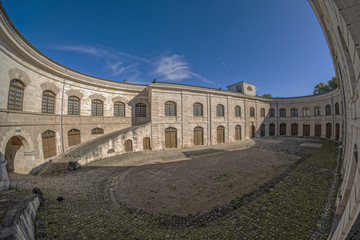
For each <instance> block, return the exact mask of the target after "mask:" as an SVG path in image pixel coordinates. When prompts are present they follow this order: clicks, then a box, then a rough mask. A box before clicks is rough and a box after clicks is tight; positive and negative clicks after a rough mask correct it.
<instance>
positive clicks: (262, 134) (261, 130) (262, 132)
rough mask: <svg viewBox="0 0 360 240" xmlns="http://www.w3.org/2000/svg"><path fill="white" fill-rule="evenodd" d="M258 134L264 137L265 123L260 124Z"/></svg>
mask: <svg viewBox="0 0 360 240" xmlns="http://www.w3.org/2000/svg"><path fill="white" fill-rule="evenodd" d="M260 136H262V137H265V124H261V126H260Z"/></svg>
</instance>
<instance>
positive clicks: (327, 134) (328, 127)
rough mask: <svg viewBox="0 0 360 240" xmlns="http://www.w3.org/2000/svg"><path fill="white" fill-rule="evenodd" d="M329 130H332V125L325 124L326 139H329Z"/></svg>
mask: <svg viewBox="0 0 360 240" xmlns="http://www.w3.org/2000/svg"><path fill="white" fill-rule="evenodd" d="M331 128H332V125H331V123H327V124H326V138H331V132H332V131H331Z"/></svg>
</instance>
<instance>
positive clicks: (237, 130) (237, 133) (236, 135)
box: [235, 125, 241, 141]
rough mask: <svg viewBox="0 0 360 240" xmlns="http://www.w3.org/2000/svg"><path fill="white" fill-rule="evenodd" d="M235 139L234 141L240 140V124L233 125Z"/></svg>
mask: <svg viewBox="0 0 360 240" xmlns="http://www.w3.org/2000/svg"><path fill="white" fill-rule="evenodd" d="M235 140H236V141H239V140H241V126H240V125H236V126H235Z"/></svg>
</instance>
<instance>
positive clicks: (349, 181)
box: [335, 144, 359, 216]
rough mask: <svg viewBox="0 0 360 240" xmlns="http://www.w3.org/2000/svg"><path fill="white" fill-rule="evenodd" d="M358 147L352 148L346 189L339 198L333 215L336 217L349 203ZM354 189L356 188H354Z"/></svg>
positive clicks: (356, 165)
mask: <svg viewBox="0 0 360 240" xmlns="http://www.w3.org/2000/svg"><path fill="white" fill-rule="evenodd" d="M358 157H359V156H358V147H357V144H355V146H354V150H353V154H352V158H351V163H350V168H349V175H348V177H347V179H344V180H346V187H345V189H344V192H343V195H342V196H341V198H340V203H339V206H338V207H337V209H336V212H335V215H336V216H342V215H343V213H344V210H345V207H346V204H347V202H348V201H349V198H350V194H351V189H352V188H353V185H354V180H355V175H356V169H357V168H358V161H359V158H358ZM354 187H356V186H354Z"/></svg>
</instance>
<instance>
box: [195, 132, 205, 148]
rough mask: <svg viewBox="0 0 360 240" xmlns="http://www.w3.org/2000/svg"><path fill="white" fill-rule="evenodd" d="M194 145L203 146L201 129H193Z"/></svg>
mask: <svg viewBox="0 0 360 240" xmlns="http://www.w3.org/2000/svg"><path fill="white" fill-rule="evenodd" d="M194 145H195V146H198V145H204V130H203V128H202V127H196V128H194Z"/></svg>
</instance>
